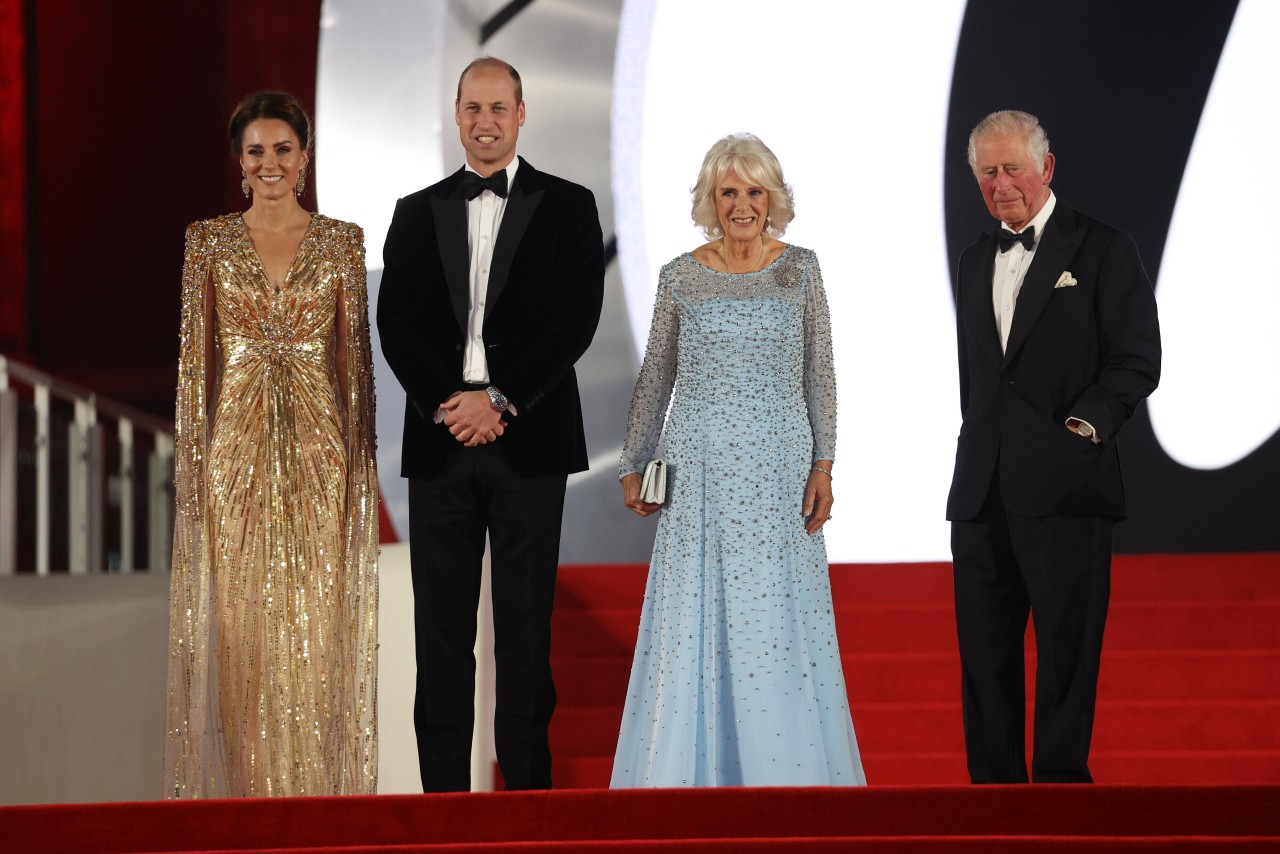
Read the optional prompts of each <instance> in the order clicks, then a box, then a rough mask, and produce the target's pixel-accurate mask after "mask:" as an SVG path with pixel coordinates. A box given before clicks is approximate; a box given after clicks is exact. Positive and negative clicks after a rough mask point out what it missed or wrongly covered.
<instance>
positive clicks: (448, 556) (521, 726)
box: [409, 439, 565, 792]
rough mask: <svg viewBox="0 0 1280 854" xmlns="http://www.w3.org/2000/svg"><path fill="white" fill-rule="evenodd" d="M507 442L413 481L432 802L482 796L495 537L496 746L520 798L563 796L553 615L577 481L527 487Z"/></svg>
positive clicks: (422, 761) (422, 747) (419, 708)
mask: <svg viewBox="0 0 1280 854" xmlns="http://www.w3.org/2000/svg"><path fill="white" fill-rule="evenodd" d="M501 442H502V440H501V439H498V441H497V442H495V443H491V444H488V445H480V446H478V447H475V448H466V449H463V450H462V452H461V453H459V454H455V455H454V456H453V457H452V458H451V459H450V460H449V462H448V463H447V464H446V466H445V468H444V470H443V471H442V472H441V473H440V474H439V475H438V476H436V477H433V478H427V479H410V481H409V544H410V561H411V564H412V575H413V598H414V626H415V631H416V639H417V640H416V652H417V663H418V677H417V697H416V700H415V703H414V713H413V721H414V729H415V731H416V733H417V737H418V764H419V770H420V771H421V774H422V787H423V790H424V791H427V792H442V791H467V790H469V789H470V788H471V741H472V730H473V727H474V717H475V710H474V699H475V668H476V663H475V655H474V653H473V649H474V646H475V639H476V608H477V607H478V605H479V601H480V580H481V565H482V561H483V558H484V545H485V533H486V531H487V532H488V535H489V545H490V559H491V567H492V585H493V623H494V658H495V664H496V668H497V674H496V676H497V679H496V694H497V697H496V709H495V714H494V741H495V746H496V749H497V754H498V766H499V768H500V769H501V770H502V777H503V781H504V784H505V786H506V788H508V789H549V788H551V750H550V747H549V745H548V743H547V727H548V725H549V724H550V722H551V714H552V712H553V711H554V709H555V704H556V692H555V686H554V685H553V683H552V680H551V663H550V654H551V607H552V603H553V600H554V597H555V583H556V565H557V562H558V560H559V550H560V522H561V517H562V515H563V510H564V493H565V476H564V475H555V476H551V477H523V476H521V475H519V474H517V473H516V472H515V471H514V469H512V467H511V465H510V464H509V462H508V461H507V459H506V456H505V454H504V453H503V451H502V447H501Z"/></svg>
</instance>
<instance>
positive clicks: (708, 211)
mask: <svg viewBox="0 0 1280 854" xmlns="http://www.w3.org/2000/svg"><path fill="white" fill-rule="evenodd" d="M730 171H733V172H736V173H738V176H739V177H741V178H744V179H746V180H747V181H750V182H751V183H752V184H755V185H756V186H758V187H762V188H763V189H764V190H765V191H766V192H767V193H768V194H769V217H768V219H767V220H766V221H765V227H764V230H765V232H766V233H768V234H769V235H770V236H772V237H781V236H782V234H783V232H785V231H786V230H787V226H788V225H790V224H791V220H792V219H794V218H795V215H796V212H795V196H794V195H793V194H792V192H791V187H790V185H788V184H787V183H786V181H784V180H783V178H782V164H780V163H779V162H778V158H777V157H776V156H774V153H773V152H772V151H770V150H769V146H767V145H765V144H764V143H763V142H761V141H760V139H759V138H758V137H755V136H753V135H751V134H749V133H731V134H729V135H728V136H726V137H725V138H724V139H721V140H719V141H718V142H716V144H715V145H713V146H711V150H710V151H708V152H707V156H706V157H704V158H703V159H702V169H701V171H699V172H698V183H697V184H695V185H694V186H693V189H692V193H693V211H692V213H693V221H694V224H696V225H697V226H698V228H700V229H702V233H703V234H704V235H706V237H707V239H708V240H714V239H715V238H717V237H720V236H722V235H721V232H720V220H719V219H718V218H717V217H716V200H715V194H716V185H717V184H718V183H720V181H721V179H723V178H724V176H725V175H727V174H728V173H729V172H730Z"/></svg>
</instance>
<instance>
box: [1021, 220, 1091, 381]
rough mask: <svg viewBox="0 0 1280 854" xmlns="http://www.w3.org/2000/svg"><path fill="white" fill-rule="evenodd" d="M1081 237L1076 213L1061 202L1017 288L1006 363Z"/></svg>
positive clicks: (1046, 226)
mask: <svg viewBox="0 0 1280 854" xmlns="http://www.w3.org/2000/svg"><path fill="white" fill-rule="evenodd" d="M1083 237H1084V231H1083V230H1082V229H1076V228H1075V217H1074V216H1072V214H1071V210H1070V209H1069V208H1067V207H1065V206H1064V205H1062V204H1059V205H1057V206H1056V207H1055V208H1054V211H1053V214H1052V215H1051V216H1050V217H1049V221H1048V222H1047V223H1045V229H1044V237H1042V238H1040V245H1039V246H1037V247H1036V255H1035V258H1033V259H1032V261H1031V268H1030V269H1028V270H1027V277H1026V278H1025V279H1024V280H1023V282H1022V288H1021V289H1019V291H1018V304H1017V306H1016V307H1015V309H1014V312H1013V328H1012V329H1010V330H1009V342H1008V344H1007V345H1006V346H1005V350H1004V362H1005V364H1008V363H1009V361H1010V360H1012V359H1013V358H1014V357H1015V356H1016V355H1017V354H1018V350H1020V349H1021V348H1022V345H1023V344H1024V343H1025V342H1026V340H1027V336H1028V335H1030V334H1031V330H1032V328H1033V327H1034V326H1035V325H1036V321H1037V320H1039V319H1040V314H1041V312H1043V311H1044V307H1045V306H1046V305H1048V303H1049V297H1051V296H1053V287H1054V285H1055V284H1056V283H1057V281H1058V276H1060V275H1061V274H1062V271H1063V270H1066V269H1067V265H1068V264H1070V263H1071V258H1072V256H1074V255H1075V252H1076V247H1078V246H1079V245H1080V241H1081V239H1083Z"/></svg>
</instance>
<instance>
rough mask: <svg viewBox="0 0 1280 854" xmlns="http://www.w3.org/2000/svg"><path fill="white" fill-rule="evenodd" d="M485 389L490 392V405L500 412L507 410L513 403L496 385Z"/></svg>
mask: <svg viewBox="0 0 1280 854" xmlns="http://www.w3.org/2000/svg"><path fill="white" fill-rule="evenodd" d="M485 391H486V392H488V393H489V405H490V406H492V407H493V408H494V409H496V410H497V411H498V412H506V410H507V407H508V406H510V405H511V402H510V401H509V400H507V396H506V395H505V394H503V393H502V392H500V391H498V389H497V388H495V387H494V386H489V387H488V388H486V389H485Z"/></svg>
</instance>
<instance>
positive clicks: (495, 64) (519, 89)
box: [453, 56, 524, 104]
mask: <svg viewBox="0 0 1280 854" xmlns="http://www.w3.org/2000/svg"><path fill="white" fill-rule="evenodd" d="M473 68H501V69H503V70H505V71H506V72H507V73H508V74H510V75H511V82H512V83H514V84H516V103H517V104H519V103H521V102H522V101H523V100H524V84H523V83H521V82H520V72H519V71H516V68H515V66H514V65H512V64H511V63H509V62H507V61H506V60H505V59H498V58H497V57H496V56H482V57H480V58H479V59H473V60H471V62H470V63H469V64H468V65H467V67H466V68H464V69H462V73H461V74H459V75H458V94H457V95H456V96H454V99H453V102H454V103H455V104H457V103H459V102H461V101H462V81H463V80H465V79H466V77H467V74H468V73H469V72H470V71H471V70H472V69H473Z"/></svg>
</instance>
